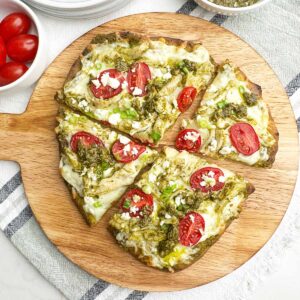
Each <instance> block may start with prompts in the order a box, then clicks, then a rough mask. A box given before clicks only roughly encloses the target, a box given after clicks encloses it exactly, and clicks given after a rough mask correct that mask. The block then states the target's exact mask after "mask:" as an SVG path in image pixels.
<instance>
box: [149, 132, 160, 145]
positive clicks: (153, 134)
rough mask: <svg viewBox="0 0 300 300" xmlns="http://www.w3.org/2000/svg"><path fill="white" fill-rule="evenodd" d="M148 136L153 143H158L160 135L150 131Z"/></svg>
mask: <svg viewBox="0 0 300 300" xmlns="http://www.w3.org/2000/svg"><path fill="white" fill-rule="evenodd" d="M150 136H151V137H152V139H153V141H154V142H155V143H156V142H158V141H159V140H160V138H161V135H160V134H159V133H158V132H156V131H152V132H151V134H150Z"/></svg>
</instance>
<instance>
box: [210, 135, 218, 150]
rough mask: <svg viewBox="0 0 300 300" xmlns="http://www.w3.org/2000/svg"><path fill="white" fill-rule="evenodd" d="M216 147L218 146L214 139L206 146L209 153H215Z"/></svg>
mask: <svg viewBox="0 0 300 300" xmlns="http://www.w3.org/2000/svg"><path fill="white" fill-rule="evenodd" d="M217 145H218V142H217V140H216V139H215V138H212V140H211V142H210V145H209V146H208V150H209V151H212V152H214V151H216V150H217Z"/></svg>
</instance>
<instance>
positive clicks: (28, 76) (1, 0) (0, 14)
mask: <svg viewBox="0 0 300 300" xmlns="http://www.w3.org/2000/svg"><path fill="white" fill-rule="evenodd" d="M13 12H23V13H25V14H26V15H27V16H28V17H29V18H30V19H31V21H32V24H31V29H30V33H32V34H36V35H37V36H38V38H39V45H38V51H37V54H36V57H35V58H34V61H33V62H32V63H31V65H30V66H29V68H28V70H27V72H26V73H25V74H24V75H22V76H21V77H20V78H18V79H17V80H16V81H14V82H12V83H10V84H7V85H5V86H1V87H0V95H3V94H4V92H5V93H10V94H11V93H13V92H15V91H18V90H20V89H21V88H24V87H28V86H30V85H32V84H33V83H34V82H35V81H37V79H38V78H39V77H40V76H41V75H42V73H43V72H44V70H45V68H46V66H47V50H46V42H45V33H44V29H43V27H42V25H41V23H40V21H39V19H38V17H37V16H36V14H35V13H34V12H33V11H32V10H31V9H30V8H29V7H28V6H27V5H26V4H24V3H23V2H22V1H20V0H0V20H2V19H3V18H4V17H5V16H7V15H8V14H10V13H13Z"/></svg>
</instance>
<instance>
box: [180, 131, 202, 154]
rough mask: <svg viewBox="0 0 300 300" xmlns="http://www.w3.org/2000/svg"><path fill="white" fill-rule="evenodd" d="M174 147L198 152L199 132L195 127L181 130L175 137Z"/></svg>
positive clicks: (199, 143)
mask: <svg viewBox="0 0 300 300" xmlns="http://www.w3.org/2000/svg"><path fill="white" fill-rule="evenodd" d="M175 145H176V148H177V149H178V150H180V151H181V150H186V151H188V152H198V151H199V149H200V147H201V136H200V132H199V131H198V130H195V129H184V130H181V131H180V132H179V134H178V136H177V138H176V144H175Z"/></svg>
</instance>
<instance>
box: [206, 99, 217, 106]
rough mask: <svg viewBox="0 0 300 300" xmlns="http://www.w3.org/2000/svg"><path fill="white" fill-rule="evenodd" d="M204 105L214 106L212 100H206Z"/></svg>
mask: <svg viewBox="0 0 300 300" xmlns="http://www.w3.org/2000/svg"><path fill="white" fill-rule="evenodd" d="M205 104H206V105H207V106H214V104H215V102H214V100H207V101H206V102H205Z"/></svg>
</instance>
